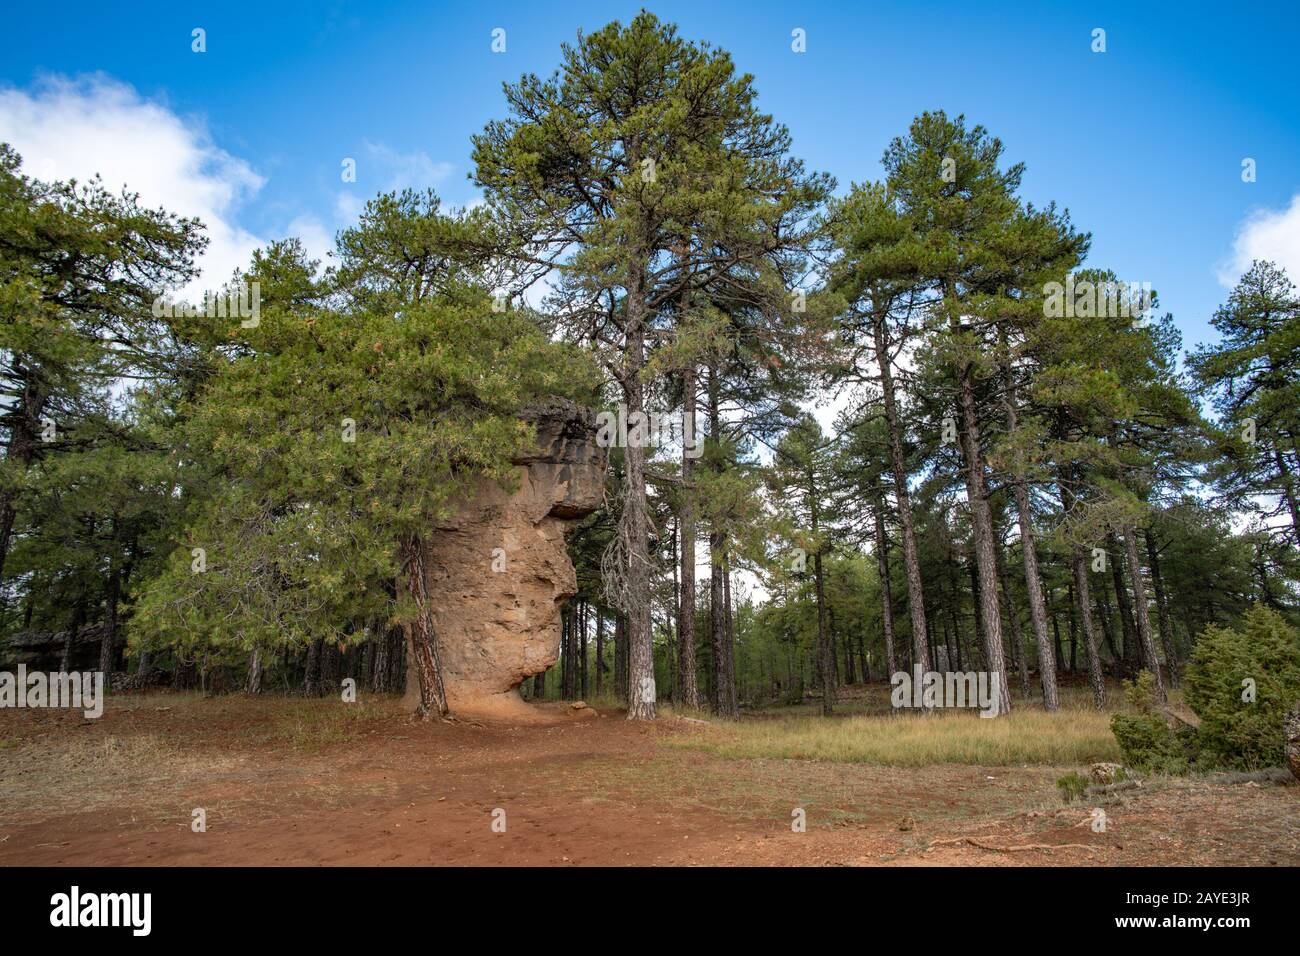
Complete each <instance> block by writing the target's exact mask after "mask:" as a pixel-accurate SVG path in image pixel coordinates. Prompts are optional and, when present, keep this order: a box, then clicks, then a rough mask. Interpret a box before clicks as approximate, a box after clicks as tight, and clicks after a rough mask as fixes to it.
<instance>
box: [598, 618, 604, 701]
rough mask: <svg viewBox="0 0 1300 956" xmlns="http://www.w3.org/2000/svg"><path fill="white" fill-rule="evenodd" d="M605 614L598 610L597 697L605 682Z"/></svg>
mask: <svg viewBox="0 0 1300 956" xmlns="http://www.w3.org/2000/svg"><path fill="white" fill-rule="evenodd" d="M604 678H605V612H604V610H602V609H601V608H599V607H598V608H596V696H597V697H599V696H600V695H601V692H602V690H603V688H604V685H605V682H604Z"/></svg>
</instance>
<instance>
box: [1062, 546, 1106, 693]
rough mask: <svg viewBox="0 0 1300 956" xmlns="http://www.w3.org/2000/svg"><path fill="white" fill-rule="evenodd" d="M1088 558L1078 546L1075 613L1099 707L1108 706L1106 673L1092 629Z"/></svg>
mask: <svg viewBox="0 0 1300 956" xmlns="http://www.w3.org/2000/svg"><path fill="white" fill-rule="evenodd" d="M1087 561H1088V559H1087V558H1086V557H1085V556H1084V553H1083V550H1082V549H1081V548H1077V549H1075V551H1074V555H1073V556H1072V558H1071V561H1070V563H1071V565H1072V566H1073V568H1074V598H1075V613H1076V614H1077V615H1078V617H1079V630H1081V631H1082V632H1083V648H1084V650H1085V651H1086V652H1087V655H1088V681H1089V683H1091V684H1092V702H1093V705H1094V706H1095V707H1096V708H1097V709H1098V710H1102V709H1103V708H1104V707H1105V706H1106V675H1105V674H1103V673H1102V670H1101V658H1100V657H1098V656H1097V638H1096V636H1095V635H1094V634H1093V631H1092V598H1091V597H1090V596H1089V593H1088V590H1089V589H1088V564H1087Z"/></svg>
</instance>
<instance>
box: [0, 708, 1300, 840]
mask: <svg viewBox="0 0 1300 956" xmlns="http://www.w3.org/2000/svg"><path fill="white" fill-rule="evenodd" d="M123 702H124V703H123ZM356 707H357V708H358V709H356V710H354V711H352V712H351V715H350V716H349V717H347V718H346V719H340V718H338V717H337V716H336V715H337V713H338V708H337V706H335V705H331V704H329V703H327V702H323V701H301V700H286V699H285V698H276V697H270V698H262V699H258V700H248V699H246V698H242V697H235V696H232V697H223V698H201V697H197V696H193V695H152V696H146V697H131V698H114V706H113V707H111V708H110V709H109V710H108V711H107V712H106V713H105V715H104V717H103V718H102V719H100V720H98V721H93V722H92V721H83V720H81V719H80V717H79V715H77V716H74V715H70V714H67V713H62V712H52V711H4V712H0V865H17V864H29V865H30V864H35V865H60V864H78V865H130V864H153V865H159V864H161V865H171V864H180V865H190V864H207V865H235V864H253V865H283V864H352V865H362V864H398V865H430V864H432V865H488V866H491V865H523V866H532V865H561V866H569V865H684V866H689V865H787V866H788V865H822V864H833V865H921V866H926V865H990V866H1000V865H1049V866H1050V865H1061V864H1076V865H1077V864H1083V865H1168V864H1175V863H1182V864H1193V865H1199V864H1226V865H1243V864H1256V865H1284V866H1285V865H1290V866H1294V865H1297V864H1300V787H1297V786H1295V785H1290V786H1283V785H1277V784H1274V783H1269V782H1260V783H1256V782H1248V783H1244V784H1236V785H1229V784H1226V783H1212V782H1203V781H1202V782H1184V781H1170V782H1166V783H1158V782H1157V783H1151V784H1149V785H1147V786H1144V787H1142V788H1140V789H1139V790H1136V791H1128V792H1126V793H1125V794H1123V795H1121V796H1119V797H1117V798H1115V799H1113V800H1111V801H1109V802H1108V803H1107V804H1106V812H1107V814H1108V817H1109V826H1108V827H1107V830H1106V832H1105V833H1094V832H1092V830H1091V828H1090V827H1089V826H1088V823H1089V819H1090V818H1089V815H1088V807H1087V806H1080V805H1078V804H1075V805H1072V806H1069V807H1063V806H1062V805H1061V803H1060V798H1059V796H1058V795H1057V791H1056V787H1055V779H1056V777H1058V776H1059V775H1060V773H1061V772H1063V770H1062V769H1059V768H1043V767H1024V768H982V767H971V766H959V765H952V766H939V767H928V768H922V769H897V768H889V767H874V766H864V765H856V764H832V763H824V762H814V761H797V760H781V761H778V760H740V761H737V760H724V759H722V758H718V757H714V756H712V755H710V754H707V753H702V752H698V751H695V750H686V749H681V748H678V747H673V746H670V744H671V743H672V742H673V741H674V739H676V738H679V737H681V736H683V735H689V734H692V733H699V732H702V731H701V729H700V728H699V727H697V726H695V725H692V724H689V723H687V722H684V721H678V720H671V719H669V720H664V721H661V722H659V723H658V724H656V725H654V726H643V725H634V724H629V723H628V722H627V721H625V720H622V719H620V718H621V716H622V715H621V714H618V713H615V712H610V713H606V714H603V715H602V716H600V717H595V718H590V719H577V716H578V715H576V714H575V713H574V712H572V711H569V710H568V709H567V708H564V707H562V706H558V705H555V706H552V707H551V708H550V709H549V711H548V712H547V714H546V717H545V720H544V721H543V722H540V723H538V724H536V725H530V726H510V725H504V724H500V725H495V724H494V725H488V724H483V723H478V722H472V723H471V722H457V723H450V724H447V723H431V724H416V723H412V722H411V721H410V720H409V719H408V718H406V717H405V716H404V715H402V714H401V713H400V712H399V711H398V709H397V707H396V705H395V703H393V702H388V701H384V702H382V703H373V702H372V703H368V704H364V705H356ZM796 807H802V808H804V809H805V811H806V813H807V821H808V825H807V832H804V833H795V832H792V830H791V811H792V809H793V808H796ZM195 808H203V809H204V810H205V811H206V819H207V830H206V832H201V833H196V832H193V831H192V830H191V819H192V811H193V810H194V809H195ZM498 808H500V809H502V810H504V811H505V820H506V832H504V833H497V832H493V829H492V823H493V811H494V810H496V809H498ZM964 838H973V839H974V840H975V841H976V842H977V843H982V844H985V845H984V846H977V845H973V844H972V843H969V842H957V841H961V840H963V839H964ZM1067 844H1069V846H1066V845H1067ZM1024 847H1033V848H1024ZM1041 847H1046V848H1041ZM1013 848H1020V849H1013Z"/></svg>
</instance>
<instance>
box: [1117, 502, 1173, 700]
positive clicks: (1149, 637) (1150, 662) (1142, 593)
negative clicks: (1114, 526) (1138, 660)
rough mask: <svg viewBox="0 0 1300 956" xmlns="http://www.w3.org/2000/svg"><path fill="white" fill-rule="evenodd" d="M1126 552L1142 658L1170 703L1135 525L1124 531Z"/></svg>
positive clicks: (1159, 693)
mask: <svg viewBox="0 0 1300 956" xmlns="http://www.w3.org/2000/svg"><path fill="white" fill-rule="evenodd" d="M1124 550H1125V552H1126V553H1127V555H1128V570H1129V577H1131V578H1132V579H1133V606H1134V611H1135V612H1136V614H1137V627H1138V639H1139V640H1140V641H1141V642H1142V643H1141V647H1142V658H1143V660H1144V661H1145V662H1146V665H1147V669H1148V670H1150V671H1151V673H1152V675H1153V676H1154V677H1155V679H1156V697H1157V699H1158V700H1159V701H1160V703H1162V704H1163V703H1166V702H1168V700H1169V695H1168V693H1166V691H1165V679H1164V677H1163V676H1162V675H1161V673H1160V658H1159V657H1158V656H1157V655H1156V642H1155V637H1154V635H1153V634H1152V633H1151V612H1150V609H1149V607H1148V605H1147V588H1146V583H1145V581H1144V580H1143V574H1142V565H1141V563H1140V562H1139V561H1138V549H1137V528H1136V527H1134V526H1133V525H1129V526H1128V527H1126V528H1125V529H1124Z"/></svg>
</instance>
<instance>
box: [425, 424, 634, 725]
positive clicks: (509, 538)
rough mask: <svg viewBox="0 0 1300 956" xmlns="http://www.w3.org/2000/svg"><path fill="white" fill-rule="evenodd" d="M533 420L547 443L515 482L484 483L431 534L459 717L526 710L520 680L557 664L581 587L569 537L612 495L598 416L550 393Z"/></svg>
mask: <svg viewBox="0 0 1300 956" xmlns="http://www.w3.org/2000/svg"><path fill="white" fill-rule="evenodd" d="M527 417H528V418H529V419H531V420H533V421H535V422H536V423H537V439H538V440H537V447H536V449H535V450H534V451H531V452H529V453H528V454H526V455H523V456H521V457H520V458H518V459H516V463H517V465H518V483H517V486H516V487H515V488H514V489H513V490H508V489H504V488H502V487H501V486H500V485H498V484H497V483H495V482H490V481H484V482H482V483H481V484H480V485H479V488H478V490H477V492H476V493H475V494H474V495H472V496H470V498H469V499H468V500H467V501H466V503H465V504H464V505H462V506H461V508H460V509H459V511H458V512H457V513H456V515H455V516H454V517H453V518H451V519H450V520H448V521H445V522H442V523H439V524H438V525H436V526H435V527H434V528H433V529H431V531H430V533H429V534H428V536H427V538H426V541H425V547H426V552H425V567H426V572H427V586H428V594H429V598H430V604H431V606H432V612H433V629H434V633H435V634H436V635H437V636H438V649H439V652H440V655H441V659H442V667H443V684H444V687H445V688H446V691H447V703H448V705H449V706H450V708H451V711H452V713H453V714H483V715H495V716H506V717H508V716H522V715H523V714H524V713H525V712H526V711H527V710H528V707H527V705H526V704H525V703H524V702H523V700H522V699H521V698H520V697H519V693H518V687H519V685H520V684H521V683H522V682H523V681H524V680H525V679H526V678H528V677H531V676H532V675H533V674H537V673H540V672H541V671H544V670H546V668H548V667H550V666H551V665H552V664H553V663H555V661H556V660H558V658H559V655H560V608H561V606H562V605H563V604H564V602H565V601H566V600H568V599H569V598H570V597H572V596H573V595H574V594H575V593H576V592H577V577H576V575H575V573H574V569H573V564H572V563H571V562H570V561H569V555H568V552H567V551H566V549H565V540H564V539H565V533H566V531H567V530H568V528H569V526H570V524H571V523H572V522H573V521H575V520H576V519H578V518H582V517H584V516H586V515H588V514H590V513H591V512H593V511H595V510H596V508H597V507H599V505H600V503H601V499H602V497H603V495H604V489H605V467H606V464H607V457H608V453H607V450H606V449H605V448H602V447H599V446H598V445H597V444H596V424H595V416H594V415H593V414H592V412H591V411H590V410H589V409H585V408H581V407H579V406H577V405H574V404H573V403H571V402H566V401H563V400H552V401H550V402H548V403H546V404H545V405H542V406H537V407H535V408H532V409H530V410H529V411H528V413H527ZM413 679H414V675H413V674H411V675H410V677H409V678H408V680H413ZM411 695H412V688H411V687H410V686H409V685H408V689H407V696H408V697H410V696H411Z"/></svg>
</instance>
